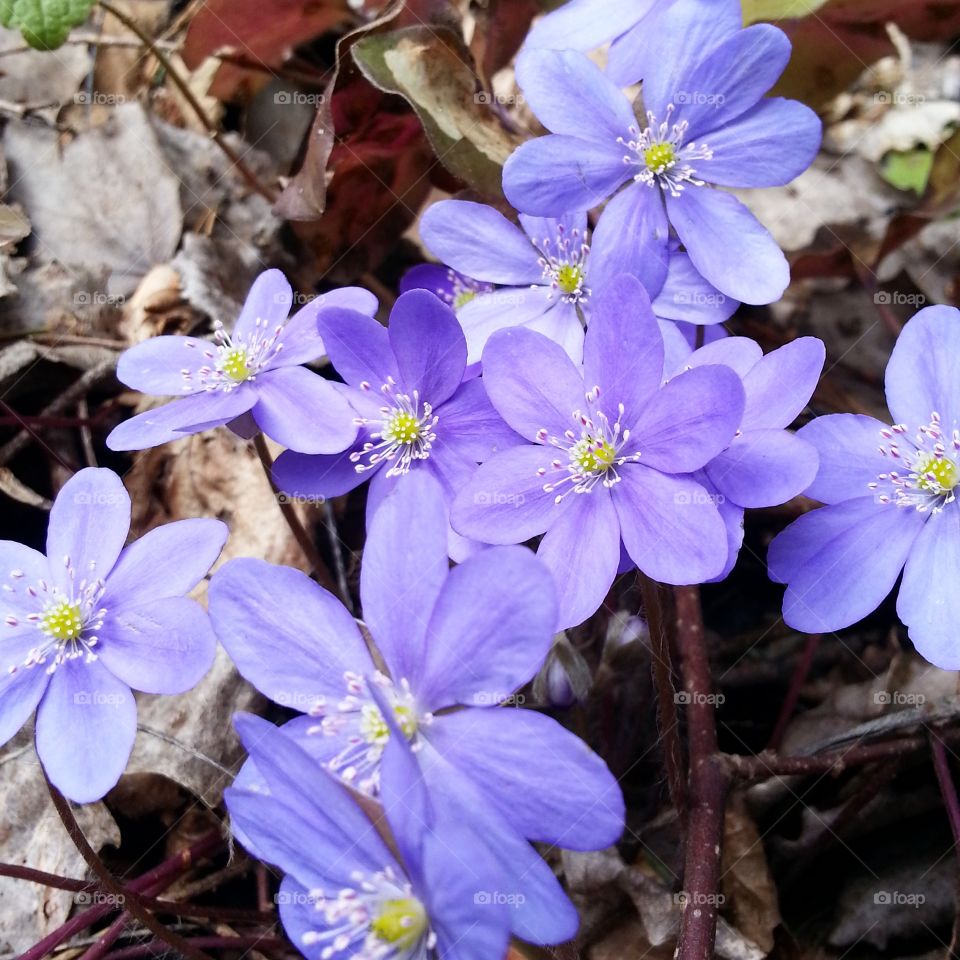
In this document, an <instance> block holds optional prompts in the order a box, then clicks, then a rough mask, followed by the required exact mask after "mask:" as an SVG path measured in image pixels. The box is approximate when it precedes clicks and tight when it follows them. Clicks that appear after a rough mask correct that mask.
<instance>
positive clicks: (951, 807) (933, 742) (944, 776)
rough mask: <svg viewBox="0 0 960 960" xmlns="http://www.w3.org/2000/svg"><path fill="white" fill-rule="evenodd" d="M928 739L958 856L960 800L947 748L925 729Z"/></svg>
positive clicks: (936, 735) (934, 732) (934, 734)
mask: <svg viewBox="0 0 960 960" xmlns="http://www.w3.org/2000/svg"><path fill="white" fill-rule="evenodd" d="M927 736H928V737H929V739H930V750H931V752H932V753H933V768H934V770H935V771H936V774H937V783H938V784H939V786H940V794H941V796H942V797H943V804H944V806H945V807H946V808H947V817H948V819H949V820H950V830H951V832H952V833H953V849H954V852H955V853H956V854H957V857H958V858H960V800H958V798H957V786H956V784H955V783H954V782H953V774H952V773H951V772H950V763H949V761H948V760H947V749H946V746H945V745H944V742H943V740H942V739H941V737H940V735H939V734H938V733H937V732H936V731H935V730H929V731H927Z"/></svg>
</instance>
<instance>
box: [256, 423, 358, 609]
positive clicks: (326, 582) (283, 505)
mask: <svg viewBox="0 0 960 960" xmlns="http://www.w3.org/2000/svg"><path fill="white" fill-rule="evenodd" d="M253 448H254V450H256V451H257V456H258V457H259V458H260V464H261V466H262V467H263V472H264V473H265V474H266V475H267V480H268V482H269V483H270V489H271V490H272V491H273V493H274V496H275V497H276V498H277V506H278V507H279V508H280V512H281V513H282V514H283V519H284V520H286V521H287V526H288V527H289V528H290V532H291V533H292V534H293V536H294V538H295V539H296V541H297V543H298V544H299V545H300V549H301V550H302V551H303V555H304V556H305V557H306V558H307V563H308V564H310V571H309V572H310V575H311V576H315V577H316V578H317V580H318V581H319V582H320V584H321V586H323V587H325V588H326V589H327V590H329V591H330V592H331V593H337V585H336V583H335V582H334V580H333V577H332V576H331V574H330V571H329V570H328V569H327V565H326V564H325V563H324V562H323V557H322V556H320V552H319V551H318V550H317V546H316V544H315V543H314V542H313V537H311V536H310V534H309V533H308V532H307V530H305V529H304V526H303V524H302V523H301V522H300V518H299V517H298V516H297V511H296V510H295V509H294V506H293V504H292V503H291V502H290V499H289V497H287V496H286V494H284V493H282V492H281V491H280V489H279V488H278V487H277V485H276V484H275V483H274V482H273V458H272V457H271V456H270V451H269V450H268V449H267V441H266V440H265V439H264V436H263V434H262V433H258V434H257V435H256V436H255V437H254V438H253ZM345 602H347V603H348V606H349V601H348V600H345Z"/></svg>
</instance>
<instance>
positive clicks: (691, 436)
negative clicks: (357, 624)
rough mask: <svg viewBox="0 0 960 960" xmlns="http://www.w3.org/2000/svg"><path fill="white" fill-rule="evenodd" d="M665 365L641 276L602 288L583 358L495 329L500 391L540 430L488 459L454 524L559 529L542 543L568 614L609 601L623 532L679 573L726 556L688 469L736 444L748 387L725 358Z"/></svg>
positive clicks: (646, 567) (487, 374)
mask: <svg viewBox="0 0 960 960" xmlns="http://www.w3.org/2000/svg"><path fill="white" fill-rule="evenodd" d="M663 365H664V345H663V338H662V335H661V333H660V328H659V326H658V324H657V320H656V318H655V317H654V315H653V311H652V309H651V307H650V301H649V299H648V298H647V295H646V293H645V292H644V290H643V287H642V286H641V284H640V283H639V281H638V280H636V279H635V278H634V277H630V276H622V277H619V278H617V279H616V280H615V281H613V283H611V284H609V285H608V286H607V287H605V288H604V289H603V290H601V291H599V293H598V294H597V296H596V299H595V301H594V305H593V310H592V314H591V321H590V327H589V328H588V330H587V334H586V340H585V343H584V364H583V369H582V371H581V370H580V369H578V368H577V367H576V366H574V364H573V363H572V362H571V361H570V359H569V357H567V355H566V354H565V353H564V352H563V351H562V350H561V349H560V347H558V346H557V345H556V344H554V343H552V342H551V341H549V340H547V339H546V338H545V337H543V336H542V335H540V334H538V333H534V332H532V331H529V330H524V329H522V328H514V329H509V330H501V331H500V332H499V333H496V334H494V336H493V337H491V338H490V341H489V342H488V344H487V347H486V350H484V354H483V371H484V372H483V379H484V381H485V382H486V384H487V390H488V392H489V395H490V399H491V400H492V402H493V404H494V406H495V407H496V408H497V410H498V411H499V412H500V414H501V415H502V416H503V418H504V419H505V420H506V422H507V423H509V424H510V426H512V427H513V428H514V430H516V431H517V432H518V433H519V434H520V435H521V436H523V437H524V438H525V439H526V441H527V443H526V444H525V445H524V446H522V447H518V448H516V449H513V450H508V451H506V452H504V453H501V454H498V455H497V456H495V457H493V458H492V459H491V460H489V461H488V462H487V463H485V464H484V465H483V466H481V467H480V469H479V470H478V471H477V473H476V474H475V475H474V477H473V478H472V479H471V481H470V482H469V483H468V484H467V486H466V487H465V488H464V490H463V491H461V493H460V494H459V496H458V497H457V499H456V501H455V502H454V507H453V515H452V521H453V525H454V528H455V529H456V530H457V531H458V532H460V533H461V534H463V535H464V536H466V537H471V538H474V539H477V540H482V541H484V542H486V543H501V544H503V543H519V542H523V541H525V540H528V539H530V538H531V537H535V536H537V535H539V534H545V535H544V537H543V539H542V541H541V542H540V546H539V548H538V551H537V553H538V556H540V557H541V558H542V559H543V560H544V561H545V563H546V564H547V566H548V567H549V568H550V569H551V571H552V572H553V574H554V576H555V578H556V581H557V583H558V585H559V595H560V612H559V623H558V626H559V627H566V626H572V625H575V624H578V623H580V622H582V621H583V620H585V619H586V618H587V617H588V616H590V615H591V614H592V613H593V612H594V611H595V610H597V608H598V607H599V606H600V604H601V603H602V602H603V598H604V596H605V595H606V592H607V590H608V589H609V588H610V586H611V584H612V583H613V580H614V578H615V576H616V573H617V567H618V564H619V561H620V551H619V544H620V541H621V539H622V541H623V543H624V545H625V547H626V550H627V552H628V553H629V555H630V557H631V558H632V559H633V561H634V562H635V563H636V564H637V566H639V567H640V569H641V570H642V571H643V572H644V573H646V574H648V575H649V576H651V577H653V578H654V579H656V580H660V581H662V582H665V583H700V582H701V581H703V580H706V579H709V578H710V577H713V576H715V575H716V574H718V573H719V572H720V571H721V569H722V568H723V565H724V562H725V561H726V558H727V540H726V533H725V530H724V523H723V520H722V519H721V517H720V514H719V513H718V511H717V507H716V505H715V503H714V502H713V500H712V499H711V497H710V496H709V494H708V492H707V491H706V490H705V489H704V488H703V487H702V486H701V485H700V484H698V483H697V482H696V481H694V480H692V479H691V478H689V477H687V476H683V475H684V474H689V473H692V472H693V471H695V470H699V469H700V468H701V467H703V466H705V465H706V464H707V463H709V462H710V461H711V460H712V459H713V458H714V457H716V456H717V455H718V454H720V453H721V452H722V451H723V450H725V449H726V448H727V447H728V446H729V445H730V442H731V441H732V440H733V437H734V434H735V432H736V430H737V428H738V427H739V425H740V422H741V419H742V415H743V410H744V392H743V387H742V385H741V383H740V378H739V377H738V376H737V375H736V373H734V371H733V370H731V369H730V368H729V367H726V366H719V365H717V366H703V367H698V368H696V369H694V370H690V371H689V372H686V373H681V374H680V375H679V376H676V377H674V378H673V379H671V380H670V381H669V383H667V384H666V385H665V386H661V383H662V379H663Z"/></svg>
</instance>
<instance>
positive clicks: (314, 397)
mask: <svg viewBox="0 0 960 960" xmlns="http://www.w3.org/2000/svg"><path fill="white" fill-rule="evenodd" d="M292 302H293V292H292V291H291V289H290V284H289V283H287V280H286V278H285V277H284V276H283V274H282V273H281V272H280V271H279V270H267V271H266V272H265V273H262V274H260V276H259V277H258V278H257V280H256V282H255V283H254V284H253V287H252V288H251V290H250V295H249V296H248V297H247V301H246V303H245V304H244V306H243V310H242V311H241V312H240V316H239V318H238V319H237V322H236V324H235V325H234V328H233V330H232V331H231V332H230V333H227V332H226V330H225V329H224V328H223V326H222V325H221V324H219V323H218V324H217V326H216V333H215V338H214V340H213V341H212V342H211V341H208V340H202V339H199V338H197V337H178V336H164V337H154V338H153V339H151V340H145V341H144V342H143V343H138V344H137V345H136V346H135V347H131V348H130V349H129V350H127V351H125V352H124V354H123V355H122V356H121V357H120V362H119V363H118V365H117V376H118V377H119V379H120V380H121V381H122V382H123V383H125V384H126V385H127V386H128V387H132V388H133V389H135V390H140V391H142V392H143V393H148V394H154V395H157V396H170V397H174V398H176V399H174V401H173V402H172V403H168V404H166V405H165V406H162V407H158V408H157V409H155V410H148V411H147V412H146V413H141V414H139V415H138V416H135V417H132V418H131V419H129V420H126V421H124V422H123V423H121V424H120V425H119V426H118V427H117V428H116V429H114V430H113V432H112V433H111V434H110V436H109V437H108V438H107V446H108V447H110V448H111V449H112V450H143V449H145V448H147V447H153V446H157V445H158V444H161V443H167V442H169V441H170V440H176V439H178V438H180V437H184V436H186V435H187V434H190V433H198V432H200V431H203V430H209V429H210V428H212V427H216V426H221V425H223V424H235V425H236V426H237V432H240V433H242V434H244V435H246V434H249V433H250V432H251V430H250V426H251V424H250V423H249V419H250V418H252V421H253V430H254V431H255V430H256V429H257V428H259V429H260V430H262V431H263V432H264V433H266V434H267V435H268V436H270V437H272V438H273V439H274V440H276V441H277V442H278V443H281V444H283V445H284V446H285V447H289V448H291V449H293V450H301V451H303V452H304V453H333V452H336V451H339V450H343V449H344V448H345V447H348V446H349V445H350V444H351V443H352V442H353V440H354V438H355V437H356V428H355V427H354V426H352V424H351V421H350V417H349V414H348V407H347V404H346V403H345V401H344V400H343V399H342V398H341V396H340V395H339V393H338V392H337V390H336V388H335V387H333V386H332V385H331V384H330V383H329V382H328V381H327V380H324V378H323V377H321V376H319V375H318V374H315V373H312V372H311V371H310V370H307V369H306V368H305V367H303V366H301V364H304V363H307V362H309V361H311V360H316V359H318V358H319V357H321V356H323V354H324V353H325V350H324V347H323V342H322V341H321V340H320V337H319V335H318V333H317V313H318V312H319V310H320V309H321V308H322V307H324V306H343V307H350V308H352V309H355V310H359V311H362V312H364V313H365V314H368V315H370V316H372V315H373V314H374V313H375V312H376V309H377V301H376V298H375V297H374V296H373V295H372V294H370V293H368V292H367V291H366V290H360V289H358V288H350V287H348V288H345V289H343V290H336V291H334V292H332V293H327V294H324V295H323V296H322V297H317V298H316V299H314V300H313V301H311V302H310V303H309V304H307V305H306V306H305V307H303V308H302V309H300V310H298V311H297V312H296V313H295V314H294V315H293V316H292V317H290V319H289V320H288V319H287V315H288V313H289V312H290V307H291V304H292Z"/></svg>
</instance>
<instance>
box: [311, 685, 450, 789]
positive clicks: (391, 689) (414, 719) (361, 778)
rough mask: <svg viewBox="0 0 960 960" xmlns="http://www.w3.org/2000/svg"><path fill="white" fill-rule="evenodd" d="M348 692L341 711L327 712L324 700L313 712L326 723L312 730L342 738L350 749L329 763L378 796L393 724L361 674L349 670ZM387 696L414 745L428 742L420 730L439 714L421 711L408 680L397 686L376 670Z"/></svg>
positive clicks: (339, 773)
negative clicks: (385, 751)
mask: <svg viewBox="0 0 960 960" xmlns="http://www.w3.org/2000/svg"><path fill="white" fill-rule="evenodd" d="M343 679H344V683H345V685H346V689H347V693H346V696H344V698H343V699H342V700H340V702H339V703H338V704H337V705H336V710H335V712H331V713H329V714H327V712H326V703H325V702H323V701H322V700H318V701H317V703H316V704H315V705H314V707H313V709H312V710H311V711H310V713H311V715H312V716H315V717H319V718H320V722H319V723H318V724H317V725H315V726H313V727H310V729H309V730H308V734H310V735H313V736H316V735H320V736H325V737H339V738H341V739H343V740H344V742H345V746H344V748H343V749H342V750H341V751H340V752H339V753H338V754H337V755H336V756H335V757H334V758H333V759H332V760H331V761H330V762H329V764H328V768H329V769H330V771H331V772H332V773H335V774H336V775H337V776H339V777H340V778H341V779H342V780H344V781H345V782H346V783H348V784H350V786H352V787H354V788H355V789H357V790H359V791H360V792H361V793H366V794H369V795H371V796H375V795H376V794H377V792H378V791H379V789H380V770H379V767H380V758H381V757H382V756H383V750H384V747H386V745H387V743H388V742H389V740H390V727H389V725H388V724H387V721H386V720H385V719H384V717H383V714H382V713H381V712H380V708H379V707H378V706H377V704H376V703H375V702H374V700H373V699H372V698H371V696H370V694H369V692H368V690H367V686H366V685H367V682H368V681H367V680H366V679H365V678H364V677H362V676H360V674H357V673H352V672H350V671H347V672H346V673H345V674H344V678H343ZM369 682H372V683H374V684H376V685H377V687H378V688H379V689H380V690H381V691H382V692H383V694H384V695H385V696H386V699H387V700H388V701H389V703H390V705H391V706H392V708H393V716H394V720H395V722H396V725H397V727H398V728H399V729H400V730H401V732H402V733H403V735H404V736H405V737H406V738H407V742H408V743H409V744H410V747H411V749H412V750H414V751H416V750H419V749H420V747H421V746H422V744H421V742H420V740H419V730H420V728H421V727H423V726H428V725H429V724H430V723H431V722H432V720H433V716H432V715H431V714H429V713H421V712H420V710H419V707H418V706H417V702H416V699H415V698H414V696H413V693H412V691H411V689H410V684H409V683H408V682H407V681H406V680H401V681H400V683H399V684H398V685H395V684H394V683H393V681H392V680H390V678H389V677H386V676H384V674H382V673H376V674H374V675H373V677H372V678H371V679H370V681H369Z"/></svg>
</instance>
